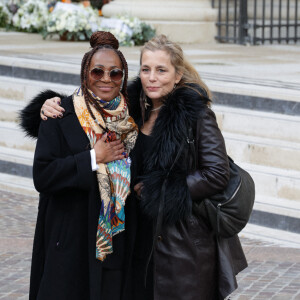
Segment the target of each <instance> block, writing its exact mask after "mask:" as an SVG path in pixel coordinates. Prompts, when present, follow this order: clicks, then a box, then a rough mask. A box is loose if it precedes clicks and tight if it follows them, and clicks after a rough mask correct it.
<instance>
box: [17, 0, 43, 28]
mask: <svg viewBox="0 0 300 300" xmlns="http://www.w3.org/2000/svg"><path fill="white" fill-rule="evenodd" d="M48 14H49V13H48V7H47V2H46V1H43V0H28V1H26V2H25V3H24V4H23V5H21V6H20V7H19V9H18V10H17V12H16V13H15V15H14V16H13V18H12V23H13V26H14V28H16V29H17V30H20V31H27V32H40V31H42V30H43V28H44V27H45V25H46V23H47V19H48Z"/></svg>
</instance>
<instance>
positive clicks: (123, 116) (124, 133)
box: [73, 88, 138, 261]
mask: <svg viewBox="0 0 300 300" xmlns="http://www.w3.org/2000/svg"><path fill="white" fill-rule="evenodd" d="M90 93H91V95H92V97H93V98H94V99H95V101H99V102H100V105H101V106H102V107H103V106H104V105H106V104H105V103H102V104H101V101H102V100H101V99H100V98H98V97H97V96H96V95H94V94H93V93H92V92H91V91H90ZM118 97H120V98H118ZM118 97H117V98H118V99H117V98H115V99H113V100H112V103H117V102H119V104H118V106H117V107H115V106H116V105H113V106H114V107H113V110H109V109H106V108H104V107H103V116H104V118H103V117H102V116H101V114H100V113H99V112H98V111H97V110H96V109H95V108H94V107H93V106H92V105H91V106H90V107H91V110H92V112H93V114H94V116H95V117H96V119H97V122H99V123H100V124H101V125H102V126H103V127H104V128H107V129H108V130H109V132H108V140H109V141H114V140H116V139H121V140H122V142H123V143H124V146H125V149H126V150H125V151H126V155H125V158H124V159H120V160H116V161H112V162H109V163H106V164H98V166H99V168H98V170H97V179H98V186H99V192H100V198H101V200H100V201H101V210H100V216H99V221H98V228H97V237H96V258H97V259H99V260H101V261H103V260H104V259H105V258H106V256H107V255H108V254H110V253H112V252H113V245H112V237H113V236H114V235H116V234H118V233H120V232H122V231H123V230H124V229H125V210H124V208H125V200H126V198H127V196H128V195H129V193H130V163H131V162H130V158H129V157H128V154H129V152H130V151H131V150H132V148H133V147H134V144H135V141H136V138H137V135H138V128H137V125H136V124H135V123H134V120H133V119H132V118H131V117H130V116H129V114H128V108H127V104H126V101H125V99H124V97H123V95H121V94H120V96H118ZM73 103H74V107H75V112H76V115H77V118H78V120H79V122H80V124H81V126H82V128H83V130H84V132H85V133H86V135H87V136H88V138H89V140H90V144H91V148H93V147H94V145H95V143H96V142H97V140H98V139H100V138H101V137H102V135H103V134H104V133H105V132H103V130H102V129H101V127H100V126H99V125H98V124H97V123H96V121H94V120H93V118H92V117H91V115H90V114H89V112H88V109H87V107H86V103H85V100H84V96H83V93H82V90H81V88H78V89H76V91H75V92H74V94H73ZM108 107H109V108H111V106H108Z"/></svg>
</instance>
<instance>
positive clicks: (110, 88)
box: [97, 86, 113, 91]
mask: <svg viewBox="0 0 300 300" xmlns="http://www.w3.org/2000/svg"><path fill="white" fill-rule="evenodd" d="M97 88H98V89H99V90H101V91H111V90H112V89H113V88H112V87H111V86H97Z"/></svg>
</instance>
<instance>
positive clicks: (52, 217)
mask: <svg viewBox="0 0 300 300" xmlns="http://www.w3.org/2000/svg"><path fill="white" fill-rule="evenodd" d="M44 96H45V95H44ZM46 96H47V95H46ZM47 97H49V94H48V96H47ZM44 99H45V98H43V97H42V98H41V99H36V102H38V101H37V100H42V101H44ZM62 106H63V107H64V108H65V111H66V113H65V115H64V118H62V119H50V118H49V120H48V121H47V122H42V123H41V125H40V129H39V137H38V141H37V146H36V152H35V157H34V165H33V179H34V185H35V187H36V189H37V190H38V191H39V192H40V202H39V210H38V219H37V225H36V233H35V238H34V247H33V257H32V270H31V282H30V299H40V300H47V299H49V300H53V299H55V300H66V299H75V300H76V299H78V300H82V299H90V300H101V297H100V295H101V276H102V270H103V268H108V269H121V268H123V261H124V256H126V257H127V258H130V256H131V254H130V253H131V252H132V251H131V250H130V248H132V245H133V242H132V237H130V236H127V237H126V250H125V251H126V252H124V251H123V249H124V247H123V246H124V245H123V244H122V239H123V238H124V234H127V233H129V232H132V231H133V230H130V226H131V225H130V224H132V223H133V222H134V217H130V214H131V212H134V209H135V208H134V205H133V206H132V204H133V202H131V203H130V201H129V200H128V202H127V204H126V208H125V210H126V219H127V220H129V221H128V222H127V220H126V229H127V230H126V231H125V233H124V232H123V233H121V234H120V235H118V236H116V237H114V240H113V242H114V253H113V254H111V255H109V256H108V257H107V259H106V260H105V262H104V263H102V262H100V261H99V260H97V259H96V230H97V222H98V217H99V212H100V204H101V199H100V196H99V189H98V184H97V178H96V173H95V172H92V169H91V158H90V147H89V140H88V138H87V136H86V134H85V133H84V131H83V129H82V127H81V125H80V123H79V121H78V119H77V117H76V114H75V112H74V107H73V102H72V97H68V98H66V99H64V100H63V101H62ZM23 113H24V112H23ZM23 117H24V115H23ZM133 215H135V214H134V213H133ZM130 220H131V221H132V223H130ZM134 227H135V225H134ZM118 245H121V247H118ZM122 245H123V246H122ZM119 248H120V249H119ZM127 262H128V264H129V259H127ZM125 270H127V271H128V272H129V270H130V269H129V268H128V265H127V266H125ZM122 284H123V283H122V282H114V283H113V285H122ZM113 285H112V286H113ZM125 294H126V292H125V289H124V299H126V297H125ZM126 295H128V294H126ZM127 297H128V298H127V299H131V297H130V296H127Z"/></svg>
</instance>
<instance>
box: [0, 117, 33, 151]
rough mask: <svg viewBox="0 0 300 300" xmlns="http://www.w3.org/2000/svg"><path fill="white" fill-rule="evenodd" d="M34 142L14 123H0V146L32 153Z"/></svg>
mask: <svg viewBox="0 0 300 300" xmlns="http://www.w3.org/2000/svg"><path fill="white" fill-rule="evenodd" d="M35 144H36V141H35V140H34V139H32V138H29V137H26V136H25V134H24V132H23V131H22V129H21V128H20V127H19V125H18V124H17V123H15V122H7V121H0V146H4V147H8V148H17V149H22V150H29V151H34V149H35Z"/></svg>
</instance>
